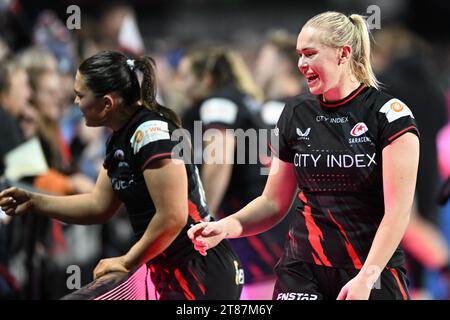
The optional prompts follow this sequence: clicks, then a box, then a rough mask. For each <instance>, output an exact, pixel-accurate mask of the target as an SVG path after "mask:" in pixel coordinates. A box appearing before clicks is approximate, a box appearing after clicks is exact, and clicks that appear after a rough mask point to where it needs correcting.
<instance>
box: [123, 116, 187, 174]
mask: <svg viewBox="0 0 450 320" xmlns="http://www.w3.org/2000/svg"><path fill="white" fill-rule="evenodd" d="M174 129H175V128H174V126H173V125H172V124H171V123H169V122H168V121H165V120H163V119H156V120H147V121H145V122H143V123H141V124H140V125H139V126H138V127H137V128H136V130H135V131H134V133H133V135H132V136H131V139H130V144H131V149H132V152H133V155H134V157H135V159H136V164H137V165H138V166H139V167H140V168H141V170H144V169H146V168H147V167H148V166H149V165H150V164H151V163H152V162H154V161H157V160H161V159H165V158H171V157H172V152H173V149H174V147H175V146H176V145H177V143H178V142H177V141H172V140H171V134H170V133H171V132H172V131H173V130H174Z"/></svg>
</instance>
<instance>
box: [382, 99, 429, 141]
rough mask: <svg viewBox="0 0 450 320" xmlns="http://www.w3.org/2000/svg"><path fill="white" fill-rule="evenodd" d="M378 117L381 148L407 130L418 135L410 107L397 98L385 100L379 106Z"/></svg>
mask: <svg viewBox="0 0 450 320" xmlns="http://www.w3.org/2000/svg"><path fill="white" fill-rule="evenodd" d="M378 117H379V129H380V136H379V137H380V140H381V146H382V149H383V148H384V147H386V146H387V145H389V144H390V143H391V142H392V141H394V140H395V139H397V138H399V137H401V136H402V135H404V134H405V133H407V132H412V133H414V134H416V135H417V136H418V137H419V136H420V135H419V129H418V127H417V122H416V119H415V118H414V115H413V114H412V112H411V109H409V108H408V106H407V105H406V104H404V103H403V102H402V101H400V100H399V99H390V100H389V101H387V102H386V103H385V104H384V105H383V106H382V107H381V108H380V110H379V113H378Z"/></svg>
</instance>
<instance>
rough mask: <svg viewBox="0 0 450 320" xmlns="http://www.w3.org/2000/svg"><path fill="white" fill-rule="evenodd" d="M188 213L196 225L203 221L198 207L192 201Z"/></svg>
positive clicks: (189, 202) (189, 201) (189, 203)
mask: <svg viewBox="0 0 450 320" xmlns="http://www.w3.org/2000/svg"><path fill="white" fill-rule="evenodd" d="M188 213H189V216H190V217H191V218H192V220H194V221H195V223H197V222H200V221H202V217H200V213H199V212H198V208H197V205H196V204H195V203H194V202H192V201H191V200H188Z"/></svg>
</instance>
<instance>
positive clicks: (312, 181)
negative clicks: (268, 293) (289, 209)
mask: <svg viewBox="0 0 450 320" xmlns="http://www.w3.org/2000/svg"><path fill="white" fill-rule="evenodd" d="M407 132H412V133H414V134H416V135H419V133H418V129H417V125H416V121H415V119H414V116H413V115H412V113H411V111H410V109H409V108H408V107H407V106H406V105H405V104H404V103H403V102H401V101H400V100H398V99H395V98H393V97H391V96H389V95H387V94H385V93H383V92H380V91H377V90H376V89H374V88H371V87H366V86H365V85H361V86H360V87H358V88H357V89H356V90H355V91H353V92H352V93H351V94H350V95H349V96H347V97H346V98H344V99H342V100H340V101H335V102H332V103H331V102H325V101H323V99H322V97H321V96H314V95H312V94H306V95H302V96H298V97H296V98H294V99H292V100H291V101H290V102H289V103H287V104H286V106H285V108H284V110H283V113H282V115H281V116H280V119H279V121H278V124H277V126H276V128H275V130H274V132H273V134H274V137H273V138H274V140H273V141H275V143H273V144H272V149H273V152H274V153H275V154H276V155H277V156H278V157H279V158H280V159H281V160H283V161H285V162H290V163H293V165H294V168H295V175H296V179H297V183H298V188H299V192H298V194H297V196H296V198H297V199H296V201H295V203H294V205H295V207H294V208H295V210H296V211H297V217H296V218H295V219H294V221H293V223H292V224H291V227H290V230H289V234H288V239H287V243H286V246H285V252H284V255H283V257H282V259H281V261H280V263H279V264H278V265H277V270H276V271H277V274H278V282H277V285H276V287H275V294H274V298H276V299H277V298H280V299H281V298H286V297H287V295H286V292H287V291H289V290H292V286H293V285H292V283H291V284H287V283H285V281H286V280H287V278H292V277H287V276H286V275H284V276H283V275H280V273H281V274H283V273H287V272H289V271H288V270H290V269H291V268H294V269H295V268H296V267H298V268H299V269H303V268H307V269H310V268H313V269H314V272H316V273H317V272H320V273H325V274H327V276H326V277H325V278H327V277H328V281H326V282H327V283H324V281H325V280H324V279H325V278H323V276H320V277H312V276H311V272H309V273H306V275H305V273H303V275H302V272H300V271H295V270H294V271H293V272H292V274H293V275H294V278H296V277H295V275H296V274H300V276H299V280H298V282H299V287H298V290H300V291H298V290H296V292H300V293H305V294H306V293H309V294H313V296H318V297H324V298H327V297H328V298H332V299H335V298H336V297H335V296H329V295H327V294H326V293H325V291H326V290H324V292H321V289H323V288H326V287H329V286H336V287H339V289H340V288H342V286H343V285H345V283H346V282H347V281H349V280H350V279H351V277H352V276H354V275H356V273H354V271H355V270H358V269H361V267H362V265H363V263H364V261H365V259H366V257H367V255H368V253H369V250H370V248H371V245H372V242H373V239H374V237H375V233H376V231H377V229H378V226H379V224H380V222H381V220H382V218H383V215H384V195H383V175H382V167H383V163H382V151H383V149H384V148H385V147H386V146H388V145H389V144H390V143H392V142H393V141H394V140H395V139H397V138H399V137H400V136H402V135H403V134H405V133H407ZM277 141H278V145H277V143H276V142H277ZM305 263H306V264H307V266H306V267H305ZM403 263H404V257H403V252H402V251H401V249H397V250H396V252H395V253H394V255H393V256H392V258H391V259H390V261H389V263H388V264H387V267H386V270H385V271H388V272H387V273H386V274H387V275H386V277H387V279H390V281H385V279H384V278H383V275H382V284H384V286H385V288H383V286H382V288H381V289H379V290H381V291H382V290H387V291H390V292H391V291H392V292H394V291H396V292H397V293H398V294H397V295H391V296H390V295H389V294H386V295H382V296H383V297H385V298H396V297H400V298H404V297H406V296H407V291H406V288H405V287H404V284H405V279H404V273H403V269H402V265H403ZM327 268H338V269H340V270H341V271H343V270H349V271H348V272H347V273H346V274H348V275H349V277H343V276H342V273H340V275H341V276H339V277H336V278H335V277H331V278H330V276H331V275H333V274H335V273H333V272H331V271H330V270H329V269H328V270H327ZM320 270H323V272H322V271H320ZM392 270H394V271H392ZM341 271H339V272H341ZM314 272H313V273H314ZM339 272H338V273H339ZM292 274H291V275H292ZM308 274H309V275H308ZM383 274H385V273H384V272H383ZM310 276H311V277H312V278H311V279H310V278H309V277H310ZM302 277H306V278H307V280H308V281H306V282H309V283H310V284H311V282H315V281H318V280H317V279H318V278H322V280H321V281H319V283H318V284H317V286H316V285H312V286H313V287H314V288H316V289H314V290H313V289H311V288H307V287H308V286H305V285H304V283H305V278H302ZM288 281H290V282H292V281H294V280H292V279H290V280H288ZM321 283H322V285H321ZM386 283H388V284H391V285H390V286H392V287H393V288H396V290H390V288H387V287H386V286H388V285H387V284H386ZM294 286H295V285H294ZM388 289H389V290H388ZM286 290H287V291H286ZM302 290H303V291H304V292H303V291H302ZM381 291H378V293H379V292H381ZM289 292H291V293H292V291H289ZM338 292H339V291H337V293H338ZM372 292H374V291H372ZM402 292H405V295H403V294H402ZM333 293H336V292H333ZM337 293H336V294H337ZM373 294H374V293H373Z"/></svg>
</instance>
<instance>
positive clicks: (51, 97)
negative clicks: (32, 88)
mask: <svg viewBox="0 0 450 320" xmlns="http://www.w3.org/2000/svg"><path fill="white" fill-rule="evenodd" d="M62 96H63V88H62V87H61V81H60V77H59V75H58V73H56V72H53V71H49V72H45V73H43V74H42V75H41V76H40V77H39V80H38V82H37V88H36V92H35V94H34V103H35V106H36V108H37V109H38V110H39V112H40V114H42V115H43V116H45V117H46V118H48V119H51V120H55V121H57V120H58V119H59V117H60V114H61V104H62Z"/></svg>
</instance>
